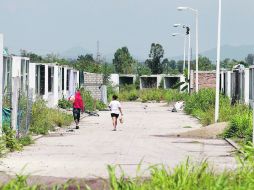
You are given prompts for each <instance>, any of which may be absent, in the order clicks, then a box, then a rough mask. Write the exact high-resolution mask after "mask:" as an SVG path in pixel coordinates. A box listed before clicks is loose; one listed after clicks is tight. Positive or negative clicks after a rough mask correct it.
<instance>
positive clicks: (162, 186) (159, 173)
mask: <svg viewBox="0 0 254 190" xmlns="http://www.w3.org/2000/svg"><path fill="white" fill-rule="evenodd" d="M243 152H244V154H243V155H240V156H239V157H238V160H239V165H238V167H237V169H236V170H231V171H229V170H225V171H224V172H215V170H213V169H212V168H211V167H209V165H208V162H207V161H203V162H201V163H193V162H190V161H189V159H188V160H187V161H186V162H184V163H182V164H180V165H178V166H177V167H175V168H174V169H170V168H167V167H165V166H163V165H156V166H153V167H150V169H149V171H150V177H147V178H142V177H141V176H139V175H138V176H137V177H135V178H130V177H128V176H127V175H126V174H125V173H124V171H123V170H121V169H120V171H121V175H120V177H119V176H118V175H117V174H116V173H118V172H117V167H116V166H108V173H109V182H110V189H111V190H126V189H127V190H147V189H148V190H154V189H158V190H204V189H207V190H230V189H239V190H252V189H254V180H253V179H254V167H253V166H254V157H253V153H254V148H253V145H252V144H249V145H246V146H245V147H244V149H243Z"/></svg>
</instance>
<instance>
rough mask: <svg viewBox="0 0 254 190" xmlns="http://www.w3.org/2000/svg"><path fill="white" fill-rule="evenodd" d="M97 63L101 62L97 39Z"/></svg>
mask: <svg viewBox="0 0 254 190" xmlns="http://www.w3.org/2000/svg"><path fill="white" fill-rule="evenodd" d="M96 61H97V63H100V62H101V54H100V41H99V40H98V41H97V55H96Z"/></svg>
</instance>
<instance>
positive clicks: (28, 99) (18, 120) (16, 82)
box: [3, 77, 33, 138]
mask: <svg viewBox="0 0 254 190" xmlns="http://www.w3.org/2000/svg"><path fill="white" fill-rule="evenodd" d="M32 97H33V93H32V90H28V88H27V89H22V88H21V85H20V77H14V78H12V85H11V86H8V88H7V87H6V88H5V89H4V92H3V125H4V127H9V128H11V129H13V130H15V131H16V136H17V137H18V138H19V137H22V136H25V135H27V134H28V132H29V126H30V123H31V122H30V121H31V115H32V104H33V98H32Z"/></svg>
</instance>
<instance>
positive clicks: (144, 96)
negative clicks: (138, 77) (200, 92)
mask: <svg viewBox="0 0 254 190" xmlns="http://www.w3.org/2000/svg"><path fill="white" fill-rule="evenodd" d="M187 95H188V94H187V93H180V92H179V91H178V90H164V89H142V90H138V89H136V86H135V85H129V86H125V87H122V88H120V93H119V99H120V100H121V101H137V100H138V101H142V102H148V101H156V102H160V101H165V102H174V101H179V100H183V99H184V98H185V96H187Z"/></svg>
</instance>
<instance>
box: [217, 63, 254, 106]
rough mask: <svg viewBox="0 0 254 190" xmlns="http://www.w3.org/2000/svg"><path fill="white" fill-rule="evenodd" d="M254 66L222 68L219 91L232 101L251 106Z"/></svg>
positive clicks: (253, 90)
mask: <svg viewBox="0 0 254 190" xmlns="http://www.w3.org/2000/svg"><path fill="white" fill-rule="evenodd" d="M253 87H254V66H250V68H245V67H244V66H243V65H237V66H235V67H234V68H233V70H232V71H227V70H222V71H221V74H220V91H221V93H222V94H225V95H226V96H228V97H229V98H230V99H231V100H232V101H233V102H236V101H237V102H241V103H245V104H249V105H251V106H252V104H253V102H254V88H253Z"/></svg>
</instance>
